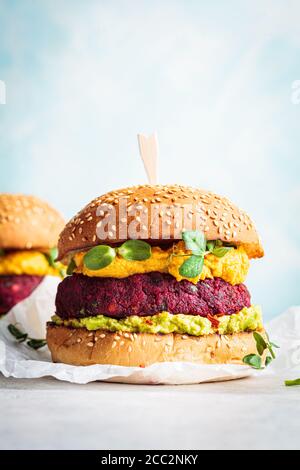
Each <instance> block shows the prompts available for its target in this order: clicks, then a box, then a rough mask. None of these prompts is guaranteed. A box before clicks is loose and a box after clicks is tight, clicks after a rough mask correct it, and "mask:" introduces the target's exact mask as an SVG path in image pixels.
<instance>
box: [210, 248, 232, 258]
mask: <svg viewBox="0 0 300 470" xmlns="http://www.w3.org/2000/svg"><path fill="white" fill-rule="evenodd" d="M230 250H233V246H220V247H216V248H214V249H213V250H212V251H211V253H212V254H213V255H215V256H217V257H218V258H222V257H223V256H225V255H227V253H228V251H230Z"/></svg>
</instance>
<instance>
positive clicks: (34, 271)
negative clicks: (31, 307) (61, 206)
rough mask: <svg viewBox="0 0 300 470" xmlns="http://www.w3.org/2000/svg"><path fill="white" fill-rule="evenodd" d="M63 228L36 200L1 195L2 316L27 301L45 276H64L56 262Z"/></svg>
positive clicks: (57, 217)
mask: <svg viewBox="0 0 300 470" xmlns="http://www.w3.org/2000/svg"><path fill="white" fill-rule="evenodd" d="M64 224H65V222H64V220H63V218H62V217H61V215H60V214H59V213H58V212H57V211H56V210H55V209H53V208H52V207H51V206H49V205H48V204H47V203H46V202H44V201H41V200H40V199H38V198H37V197H34V196H26V195H24V194H6V193H1V194H0V315H2V314H5V313H7V312H8V311H9V310H10V309H11V308H12V307H14V305H16V304H17V303H18V302H20V301H21V300H23V299H25V298H26V297H28V296H29V295H30V294H31V293H32V292H33V290H34V289H35V288H36V287H37V286H38V285H39V284H40V282H41V281H42V279H43V277H44V276H46V275H53V276H59V275H60V274H61V268H62V266H61V267H60V266H59V265H58V264H57V263H55V261H54V259H55V257H56V248H55V247H56V245H57V240H58V236H59V233H60V232H61V230H62V229H63V226H64Z"/></svg>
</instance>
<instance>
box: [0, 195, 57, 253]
mask: <svg viewBox="0 0 300 470" xmlns="http://www.w3.org/2000/svg"><path fill="white" fill-rule="evenodd" d="M63 227H64V219H63V218H62V216H61V215H60V214H59V213H58V212H57V211H56V210H55V209H53V207H51V206H49V204H47V203H46V202H44V201H41V199H39V198H37V197H35V196H26V195H24V194H5V193H0V248H3V249H13V250H23V249H37V248H38V249H49V248H52V247H54V246H56V245H57V241H58V236H59V233H60V232H61V230H62V229H63Z"/></svg>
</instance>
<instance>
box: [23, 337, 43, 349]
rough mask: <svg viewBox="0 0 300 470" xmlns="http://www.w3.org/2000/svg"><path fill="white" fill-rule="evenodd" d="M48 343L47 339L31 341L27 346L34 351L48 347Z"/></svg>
mask: <svg viewBox="0 0 300 470" xmlns="http://www.w3.org/2000/svg"><path fill="white" fill-rule="evenodd" d="M46 344H47V341H46V340H45V339H32V338H31V339H30V340H29V341H27V345H28V346H29V347H30V348H32V349H40V348H43V347H44V346H46Z"/></svg>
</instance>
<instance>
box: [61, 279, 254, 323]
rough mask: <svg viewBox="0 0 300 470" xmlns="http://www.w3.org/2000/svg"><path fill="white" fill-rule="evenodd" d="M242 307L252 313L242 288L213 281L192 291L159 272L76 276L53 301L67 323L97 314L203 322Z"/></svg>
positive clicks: (186, 283) (186, 284)
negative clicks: (179, 316) (177, 316)
mask: <svg viewBox="0 0 300 470" xmlns="http://www.w3.org/2000/svg"><path fill="white" fill-rule="evenodd" d="M243 307H250V294H249V292H248V290H247V288H246V286H244V285H243V284H239V285H235V286H232V285H231V284H228V282H225V281H223V279H220V278H215V279H206V280H205V281H199V282H198V284H197V285H194V284H192V283H191V282H189V281H186V280H183V281H180V282H178V281H176V279H175V278H174V277H173V276H171V275H170V274H161V273H158V272H152V273H149V274H134V275H133V276H130V277H127V278H124V279H115V278H99V277H88V276H84V275H82V274H74V275H73V276H69V277H66V278H65V279H64V280H63V281H62V282H61V283H60V284H59V286H58V291H57V296H56V313H57V315H59V316H60V317H61V318H65V319H67V318H82V317H88V316H95V315H100V314H102V315H106V316H109V317H114V318H122V317H128V316H130V315H139V316H145V315H154V314H156V313H158V312H162V311H164V310H166V311H168V312H170V313H185V314H190V315H201V316H204V317H206V316H207V315H209V314H210V315H216V314H227V315H230V314H232V313H236V312H238V311H240V310H241V309H242V308H243Z"/></svg>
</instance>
